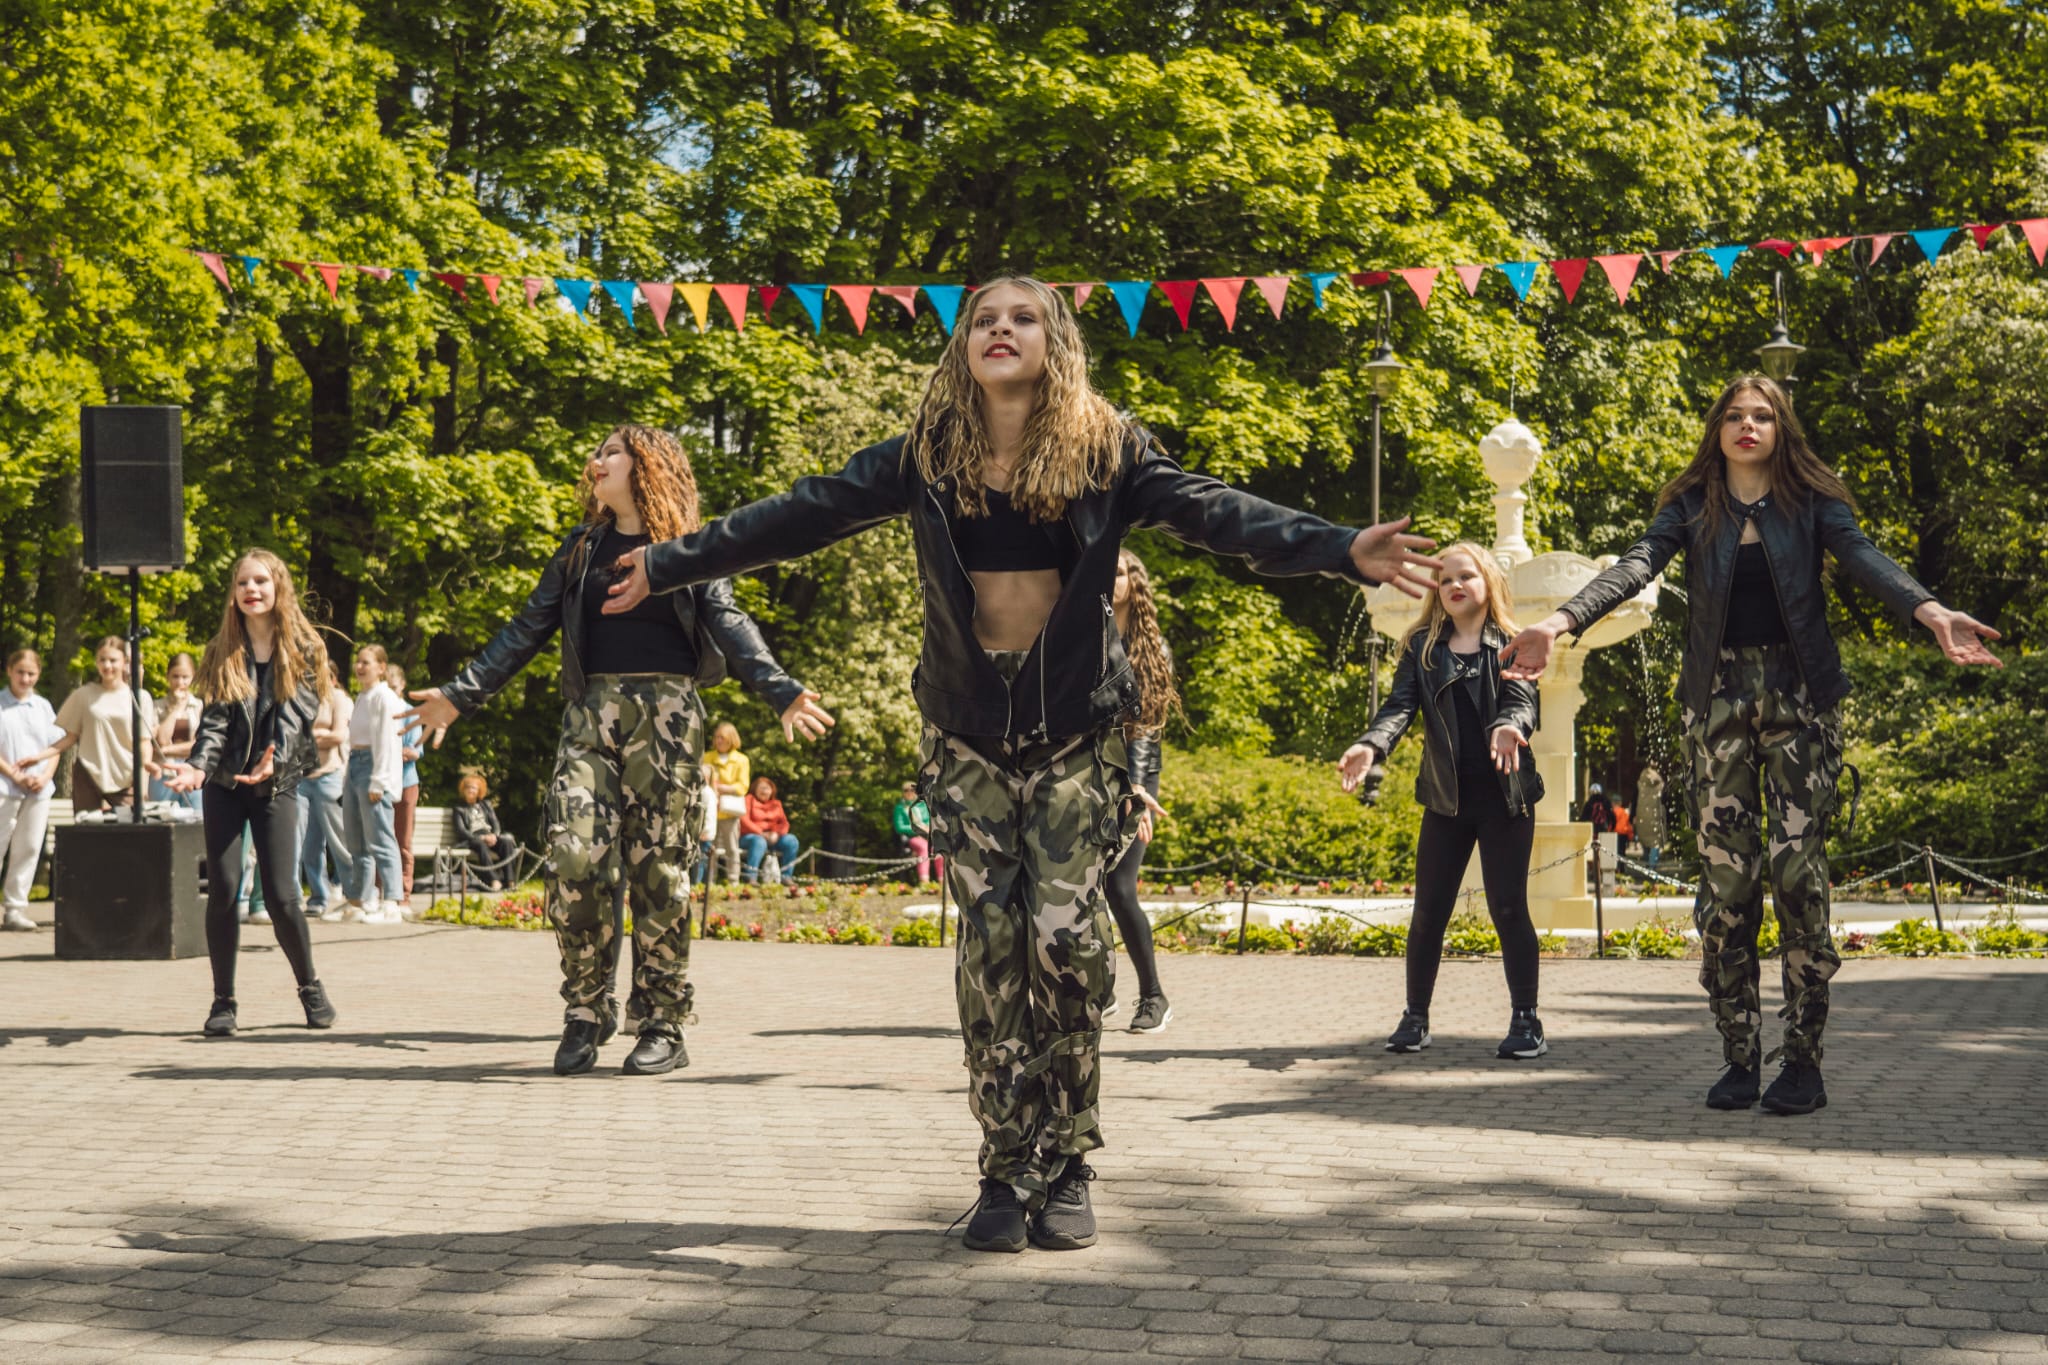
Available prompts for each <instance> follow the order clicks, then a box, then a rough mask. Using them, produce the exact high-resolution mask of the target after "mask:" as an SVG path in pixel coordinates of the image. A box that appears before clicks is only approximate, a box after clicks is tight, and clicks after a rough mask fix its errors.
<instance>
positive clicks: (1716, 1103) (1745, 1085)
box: [1707, 1062, 1776, 1109]
mask: <svg viewBox="0 0 2048 1365" xmlns="http://www.w3.org/2000/svg"><path fill="white" fill-rule="evenodd" d="M1756 1088H1757V1076H1756V1068H1755V1067H1753V1066H1744V1065H1742V1063H1740V1062H1730V1063H1729V1064H1728V1069H1727V1070H1726V1071H1725V1072H1723V1073H1722V1074H1721V1079H1720V1080H1718V1081H1715V1082H1714V1085H1713V1088H1712V1089H1710V1090H1708V1091H1707V1108H1709V1109H1747V1108H1749V1106H1751V1105H1752V1104H1755V1103H1756ZM1775 1088H1776V1087H1773V1089H1775Z"/></svg>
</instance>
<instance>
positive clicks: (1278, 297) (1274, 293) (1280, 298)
mask: <svg viewBox="0 0 2048 1365" xmlns="http://www.w3.org/2000/svg"><path fill="white" fill-rule="evenodd" d="M1293 282H1294V276H1292V275H1260V276H1258V277H1257V278H1255V279H1254V280H1253V281H1252V283H1253V284H1255V285H1257V286H1258V287H1259V292H1260V293H1261V294H1263V295H1265V296H1266V306H1267V307H1268V308H1270V309H1272V310H1273V316H1274V317H1276V318H1277V317H1279V316H1280V310H1281V309H1282V308H1284V307H1286V306H1287V286H1288V285H1290V284H1292V283H1293Z"/></svg>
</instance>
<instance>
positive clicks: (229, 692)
mask: <svg viewBox="0 0 2048 1365" xmlns="http://www.w3.org/2000/svg"><path fill="white" fill-rule="evenodd" d="M252 560H253V561H255V562H256V563H258V564H261V565H262V566H263V567H264V568H266V569H268V570H269V571H270V581H271V583H272V585H274V587H275V588H276V592H277V600H276V605H275V606H273V607H272V608H271V615H272V616H273V618H274V619H275V620H276V622H277V638H276V642H275V643H274V644H273V645H272V646H271V654H270V661H271V664H272V665H273V667H272V668H271V670H270V690H271V693H272V695H274V696H275V697H276V698H277V699H278V700H279V701H288V700H290V699H291V698H292V697H294V696H296V695H298V691H299V686H300V684H302V683H304V682H306V681H307V680H308V679H314V680H322V679H325V678H326V677H327V676H328V674H327V671H326V670H327V646H326V645H325V644H324V643H322V642H321V639H320V632H319V631H318V630H316V629H314V627H313V623H312V622H311V621H310V620H308V619H307V618H306V613H305V611H304V610H303V609H302V608H301V607H300V606H299V593H298V589H297V588H295V587H293V586H292V571H291V570H290V569H287V568H286V567H285V566H284V561H283V560H282V559H279V558H278V557H277V556H276V555H274V554H272V553H271V552H270V551H268V550H263V549H254V550H244V551H242V553H241V554H240V555H238V556H236V558H235V565H234V568H232V569H230V570H229V571H228V604H227V607H226V609H225V610H223V611H222V612H221V616H220V629H219V630H218V631H216V632H215V633H214V636H213V638H212V639H211V640H208V641H207V642H206V650H205V652H204V653H203V654H201V655H200V658H199V675H198V676H197V677H196V678H194V679H193V681H192V690H193V691H194V692H196V693H198V694H199V696H200V698H201V699H202V700H205V701H209V702H216V701H219V702H229V701H232V702H242V701H248V700H250V699H251V698H252V697H254V696H255V695H256V688H255V684H254V683H252V682H250V681H249V626H248V622H247V621H246V620H245V619H244V618H243V616H242V608H241V606H240V605H239V604H238V603H237V602H236V601H235V588H234V584H235V580H236V579H237V578H240V577H241V574H242V566H243V565H244V564H247V563H249V562H250V561H252Z"/></svg>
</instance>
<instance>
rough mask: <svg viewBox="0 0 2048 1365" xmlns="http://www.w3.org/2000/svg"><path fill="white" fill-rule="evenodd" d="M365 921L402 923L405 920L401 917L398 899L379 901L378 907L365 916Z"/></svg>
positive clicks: (368, 922)
mask: <svg viewBox="0 0 2048 1365" xmlns="http://www.w3.org/2000/svg"><path fill="white" fill-rule="evenodd" d="M363 923H365V924H402V923H404V921H403V920H402V919H401V918H399V914H398V902H397V901H379V902H378V903H377V908H376V909H375V910H372V911H371V912H370V913H369V914H368V915H367V916H366V917H365V918H364V920H363Z"/></svg>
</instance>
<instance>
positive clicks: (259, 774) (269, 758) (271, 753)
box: [235, 744, 277, 787]
mask: <svg viewBox="0 0 2048 1365" xmlns="http://www.w3.org/2000/svg"><path fill="white" fill-rule="evenodd" d="M276 771H277V746H276V745H275V744H273V745H271V746H270V747H269V748H267V749H265V750H264V751H263V761H262V762H260V763H258V764H257V765H256V767H255V769H254V771H251V772H246V773H236V774H235V781H237V782H239V783H241V784H242V785H243V786H245V787H253V786H256V785H257V784H258V783H261V782H268V781H269V780H270V779H271V776H272V775H273V774H275V773H276Z"/></svg>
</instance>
